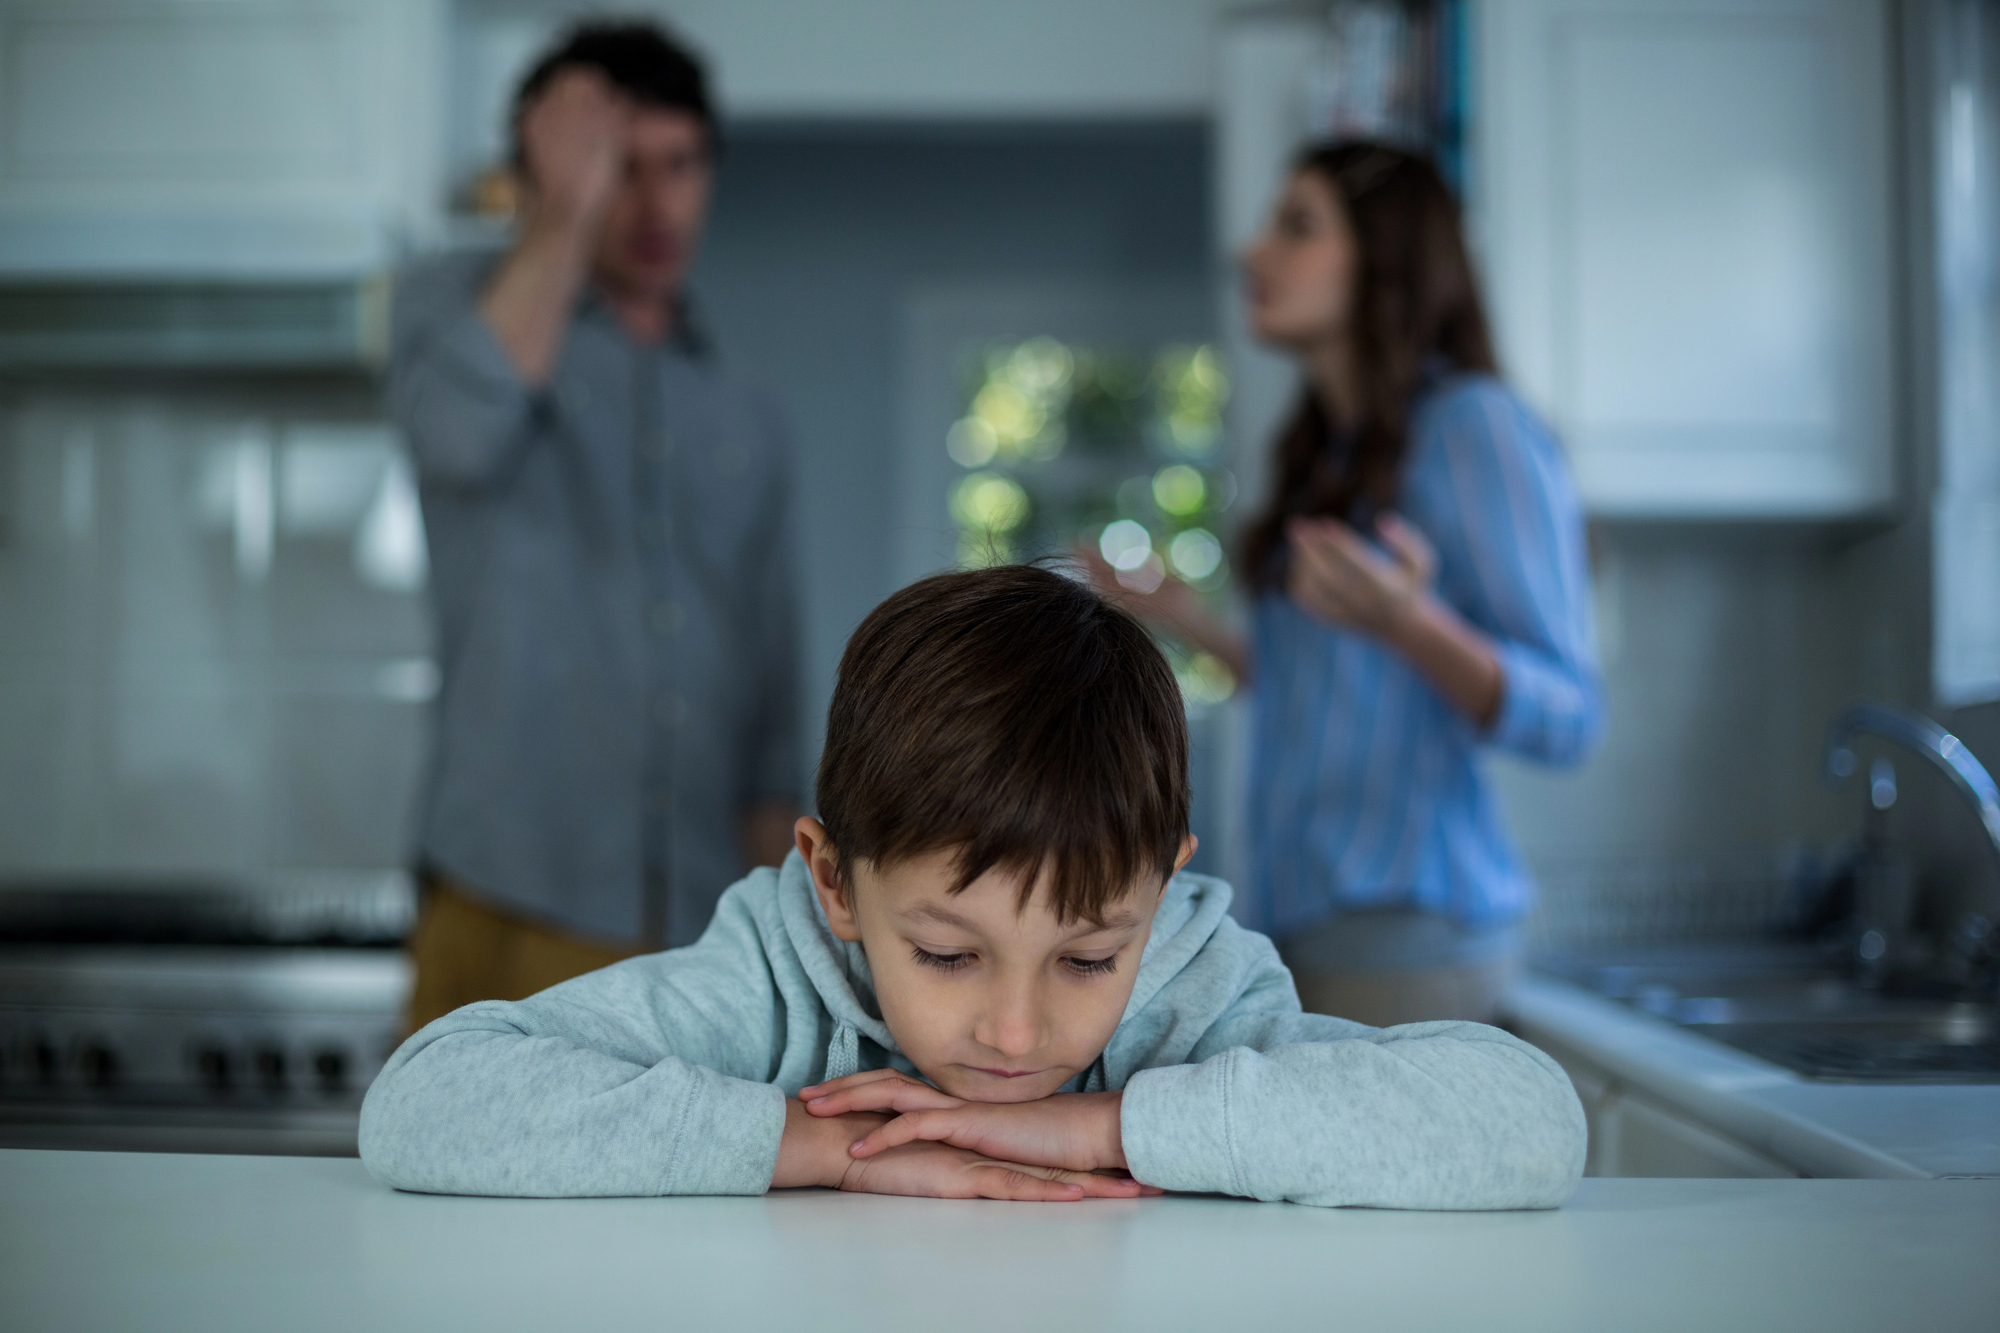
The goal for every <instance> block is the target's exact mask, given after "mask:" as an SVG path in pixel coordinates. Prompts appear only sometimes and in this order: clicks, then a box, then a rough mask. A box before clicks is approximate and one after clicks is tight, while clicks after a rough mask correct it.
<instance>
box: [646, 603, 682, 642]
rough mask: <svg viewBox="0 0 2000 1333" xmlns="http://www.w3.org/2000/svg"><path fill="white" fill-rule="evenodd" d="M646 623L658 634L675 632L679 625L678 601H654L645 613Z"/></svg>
mask: <svg viewBox="0 0 2000 1333" xmlns="http://www.w3.org/2000/svg"><path fill="white" fill-rule="evenodd" d="M646 623H647V624H648V625H650V626H652V628H653V633H655V634H658V635H662V636H665V635H668V634H675V633H678V632H679V631H680V627H681V607H680V603H679V602H654V603H653V607H652V609H651V610H650V611H648V612H647V613H646Z"/></svg>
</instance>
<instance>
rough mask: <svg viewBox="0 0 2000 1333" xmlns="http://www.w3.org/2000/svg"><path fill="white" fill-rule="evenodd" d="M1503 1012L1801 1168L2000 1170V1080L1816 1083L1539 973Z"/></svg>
mask: <svg viewBox="0 0 2000 1333" xmlns="http://www.w3.org/2000/svg"><path fill="white" fill-rule="evenodd" d="M1503 1010H1504V1015H1505V1020H1506V1022H1507V1024H1508V1026H1509V1027H1511V1028H1513V1029H1514V1030H1515V1031H1517V1032H1519V1033H1520V1034H1521V1035H1522V1036H1523V1037H1525V1038H1526V1039H1527V1040H1529V1041H1531V1042H1534V1043H1535V1044H1536V1045H1538V1046H1541V1047H1543V1048H1544V1049H1545V1050H1547V1051H1548V1052H1549V1053H1550V1054H1551V1055H1554V1056H1555V1057H1556V1058H1557V1059H1558V1060H1562V1061H1564V1063H1565V1064H1566V1065H1568V1066H1570V1067H1571V1068H1572V1073H1573V1074H1575V1073H1576V1066H1577V1065H1578V1064H1579V1063H1585V1064H1587V1065H1588V1066H1592V1067H1594V1071H1593V1072H1595V1073H1599V1074H1601V1075H1605V1076H1608V1077H1609V1078H1610V1079H1612V1080H1615V1081H1617V1082H1619V1083H1620V1084H1622V1085H1624V1086H1627V1087H1629V1088H1632V1089H1636V1090H1638V1091H1639V1092H1641V1093H1643V1094H1645V1095H1646V1096H1648V1097H1650V1098H1653V1099H1655V1100H1657V1101H1658V1102H1660V1103H1662V1104H1664V1105H1665V1106H1666V1107H1669V1108H1672V1109H1673V1110H1676V1111H1680V1112H1683V1113H1685V1114H1686V1115H1687V1116H1689V1117H1691V1118H1692V1119H1694V1120H1696V1121H1698V1122H1700V1123H1701V1124H1703V1125H1705V1126H1709V1127H1712V1128H1713V1129H1715V1130H1716V1131H1718V1132H1719V1133H1720V1134H1723V1135H1726V1136H1727V1137H1728V1138H1729V1139H1731V1140H1734V1141H1735V1142H1737V1143H1740V1144H1742V1145H1744V1146H1745V1147H1747V1148H1749V1149H1750V1150H1752V1151H1753V1152H1755V1153H1758V1154H1762V1155H1763V1156H1764V1157H1766V1158H1769V1159H1771V1160H1773V1161H1775V1162H1778V1163H1782V1164H1784V1165H1785V1166H1786V1167H1789V1168H1791V1169H1792V1170H1794V1171H1796V1172H1798V1173H1799V1174H1802V1175H1809V1176H1859V1177H1875V1178H1887V1179H1931V1178H1935V1177H1944V1176H2000V1084H1996V1083H1983V1084H1929V1085H1918V1084H1882V1083H1866V1084H1864V1083H1827V1082H1818V1081H1815V1080H1812V1079H1808V1078H1802V1077H1800V1076H1799V1075H1797V1074H1794V1073H1792V1072H1791V1071H1790V1070H1787V1069H1782V1068H1780V1067H1779V1066H1777V1065H1774V1064H1770V1063H1767V1062H1766V1061H1763V1060H1760V1059H1758V1058H1756V1057H1755V1056H1752V1055H1747V1054H1745V1053H1743V1052H1741V1051H1738V1050H1735V1049H1733V1048H1731V1047H1728V1046H1725V1045H1723V1044H1722V1043H1720V1042H1717V1041H1712V1040H1710V1039H1709V1038H1707V1037H1703V1036H1700V1035H1698V1034H1697V1033H1694V1032H1691V1031H1689V1030H1688V1029H1687V1028H1684V1027H1680V1026H1678V1025H1676V1024H1673V1023H1669V1022H1667V1021H1665V1020H1664V1019H1660V1018H1655V1017H1654V1016H1652V1015H1651V1014H1647V1013H1642V1012H1639V1011H1637V1010H1634V1009H1631V1008H1628V1007H1627V1006H1625V1005H1622V1004H1618V1003H1616V1002H1614V1001H1611V1000H1607V999H1604V998H1603V997H1601V996H1598V995H1594V994H1592V993H1590V992H1589V991H1586V990H1584V989H1583V988H1581V987H1579V986H1574V985H1571V984H1570V983H1568V982H1565V981H1559V980H1555V979H1553V978H1550V977H1547V976H1543V975H1539V974H1530V975H1529V976H1527V977H1526V978H1524V979H1522V980H1521V981H1519V982H1517V983H1516V984H1515V986H1514V987H1513V988H1512V989H1511V990H1510V992H1509V993H1508V996H1507V998H1506V1000H1505V1002H1504V1004H1503ZM1577 1057H1581V1062H1579V1061H1578V1059H1577ZM1582 1082H1583V1080H1581V1079H1580V1080H1579V1086H1580V1088H1581V1084H1582ZM1588 1100H1589V1095H1588V1091H1587V1090H1586V1101H1588Z"/></svg>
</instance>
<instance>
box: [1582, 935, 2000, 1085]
mask: <svg viewBox="0 0 2000 1333" xmlns="http://www.w3.org/2000/svg"><path fill="white" fill-rule="evenodd" d="M1546 970H1549V971H1553V972H1555V973H1556V974H1558V975H1560V976H1563V977H1565V978H1566V979H1567V980H1570V981H1574V982H1577V983H1579V984H1581V985H1583V986H1585V987H1587V988H1588V989H1590V990H1594V991H1596V992H1597V993H1599V994H1600V995H1604V996H1606V997H1607V998H1610V999H1613V1000H1617V1001H1620V1002H1621V1003H1624V1004H1628V1005H1630V1006H1632V1007H1633V1008H1635V1009H1640V1010H1643V1011H1645V1012H1647V1013H1650V1014H1654V1015H1656V1016H1658V1017H1660V1018H1663V1019H1666V1020H1668V1021H1669V1022H1672V1023H1676V1024H1679V1025H1680V1026H1682V1027H1685V1028H1687V1029H1688V1030H1689V1031H1692V1032H1698V1033H1700V1034H1702V1035H1703V1036H1705V1037H1710V1038H1712V1039H1714V1040H1716V1041H1719V1042H1722V1043H1724V1044H1725V1045H1728V1046H1733V1047H1735V1048H1736V1049H1738V1050H1741V1051H1745V1052H1747V1053H1749V1054H1751V1055H1755V1056H1757V1057H1759V1058H1760V1059H1764V1060H1769V1061H1771V1062H1772V1063H1774V1064H1778V1065H1782V1066H1784V1067H1785V1068H1787V1069H1790V1070H1793V1071H1794V1072H1796V1073H1800V1074H1804V1075H1805V1076H1807V1077H1808V1078H1815V1079H1826V1080H1834V1081H1840V1082H1867V1083H1878V1082H1893V1083H1988V1082H2000V1015H1996V1011H1995V1009H1994V1007H1993V1006H1992V1005H1991V1004H1974V1003H1966V1002H1962V1001H1960V1002H1954V1001H1950V1000H1942V999H1930V998H1909V997H1902V996H1897V995H1894V994H1883V993H1881V992H1878V991H1870V990H1864V989H1862V988H1861V987H1859V986H1856V985H1855V984H1853V982H1851V981H1849V980H1848V979H1847V978H1846V977H1845V976H1843V975H1841V974H1840V973H1839V972H1838V971H1835V970H1833V969H1832V968H1830V967H1828V966H1827V965H1826V964H1825V963H1824V962H1823V961H1822V960H1820V959H1819V958H1817V957H1815V956H1814V955H1811V954H1809V953H1804V952H1800V951H1792V950H1786V949H1783V948H1777V947H1771V948H1766V947H1762V946H1738V947H1728V948H1725V947H1721V946H1717V947H1715V948H1705V949H1676V950H1659V951H1653V952H1650V953H1648V954H1643V955H1634V956H1630V957H1624V958H1619V959H1596V960H1581V959H1578V960H1566V961H1564V962H1560V963H1556V964H1553V965H1547V966H1546Z"/></svg>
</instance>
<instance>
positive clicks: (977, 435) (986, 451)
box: [944, 417, 1000, 467]
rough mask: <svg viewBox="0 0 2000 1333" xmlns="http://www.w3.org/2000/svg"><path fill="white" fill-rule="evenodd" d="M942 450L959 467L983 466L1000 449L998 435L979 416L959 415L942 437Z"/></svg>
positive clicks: (991, 459) (990, 460)
mask: <svg viewBox="0 0 2000 1333" xmlns="http://www.w3.org/2000/svg"><path fill="white" fill-rule="evenodd" d="M944 451H945V452H946V453H948V454H950V455H951V461H952V462H954V463H956V464H958V465H959V466H960V467H985V466H986V465H987V464H988V463H990V462H992V461H993V455H994V454H996V453H998V452H999V451H1000V437H999V436H998V435H996V434H994V432H993V427H991V426H989V425H987V424H986V422H985V420H984V419H983V418H981V417H960V418H959V419H958V421H957V422H956V423H954V424H953V426H952V428H951V430H950V431H948V432H947V433H946V434H945V437H944Z"/></svg>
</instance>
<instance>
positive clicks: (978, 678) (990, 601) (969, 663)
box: [816, 565, 1188, 922]
mask: <svg viewBox="0 0 2000 1333" xmlns="http://www.w3.org/2000/svg"><path fill="white" fill-rule="evenodd" d="M1187 760H1188V746H1187V718H1186V715H1185V713H1184V712H1183V710H1182V704H1181V695H1180V689H1179V687H1178V686H1177V685H1176V684H1175V682H1174V675H1173V672H1172V670H1170V669H1169V668H1168V666H1167V663H1166V659H1165V658H1163V657H1162V656H1161V655H1160V650H1159V649H1158V648H1157V647H1156V646H1154V644H1153V641H1152V639H1151V638H1150V637H1149V636H1148V635H1147V633H1146V631H1145V630H1143V629H1141V628H1140V627H1139V624H1138V622H1136V621H1135V620H1133V619H1132V618H1131V617H1130V616H1129V615H1127V614H1125V613H1124V612H1123V611H1120V610H1119V609H1117V608H1116V607H1114V606H1112V605H1110V604H1109V603H1107V602H1106V601H1105V600H1104V599H1103V598H1101V597H1099V596H1098V595H1097V594H1096V593H1094V592H1092V591H1091V590H1090V589H1089V588H1087V587H1084V586H1083V585H1082V584H1079V583H1077V582H1076V581H1074V580H1072V579H1068V578H1065V577H1063V576H1062V575H1060V574H1057V573H1053V572H1051V571H1050V570H1047V569H1042V568H1038V567H1036V566H1033V565H1002V566H997V567H995V568H991V569H979V570H970V571H967V572H964V573H958V574H938V575H935V576H933V577H931V578H927V579H924V580H922V581H920V582H917V583H913V584H911V585H910V586H909V587H907V588H904V589H903V590H902V591H901V592H898V593H897V594H895V595H894V596H893V597H891V598H889V600H888V601H886V602H884V603H882V604H881V605H880V606H878V607H876V608H875V610H874V611H872V612H870V613H869V616H868V618H867V619H866V620H864V621H862V622H861V627H860V628H859V629H857V630H855V631H854V637H853V638H851V639H849V640H848V641H847V651H846V653H845V654H844V655H843V656H842V657H841V659H840V676H839V680H838V682H837V683H836V684H835V686H834V690H833V705H832V707H831V709H830V710H829V711H828V715H827V721H826V750H825V752H824V754H823V755H822V756H821V759H820V765H819V782H818V788H817V792H816V795H817V799H818V802H819V817H820V819H821V821H822V822H823V823H825V825H826V829H827V834H828V836H829V838H830V839H831V840H832V843H833V846H834V849H835V852H836V854H837V855H838V856H839V857H840V860H841V862H842V863H843V864H844V865H845V864H852V863H853V862H854V861H856V860H864V861H868V862H871V863H873V864H875V865H886V864H889V863H891V862H894V861H898V860H902V859H905V858H908V857H912V856H920V855H923V854H924V853H926V852H932V851H936V850H939V849H941V848H957V849H958V866H957V870H958V880H957V882H956V883H955V884H954V885H953V886H952V888H951V892H953V893H959V892H963V891H964V889H965V888H966V886H968V885H969V884H971V883H972V881H973V880H975V879H978V878H979V877H980V876H981V875H983V874H985V873H986V872H987V871H988V870H989V869H992V868H993V867H995V866H1000V867H1002V868H1005V869H1008V870H1011V871H1014V872H1016V873H1018V874H1020V876H1021V899H1020V904H1019V905H1020V907H1021V908H1022V909H1023V910H1025V909H1026V907H1027V904H1028V900H1029V898H1030V897H1031V896H1032V894H1033V892H1034V887H1035V884H1036V882H1037V880H1038V878H1039V877H1040V875H1041V872H1043V871H1044V870H1046V871H1047V872H1048V873H1049V880H1048V883H1049V895H1050V899H1051V904H1052V906H1053V907H1054V909H1055V912H1056V915H1057V917H1058V919H1060V920H1062V921H1065V922H1067V921H1070V920H1072V919H1075V918H1082V919H1084V920H1087V921H1093V922H1098V921H1102V919H1103V913H1104V910H1105V908H1106V907H1107V906H1109V905H1110V904H1111V903H1113V902H1116V901H1117V900H1118V899H1119V898H1121V897H1123V896H1124V895H1125V893H1126V892H1127V891H1128V890H1130V888H1131V887H1132V885H1133V882H1134V881H1135V880H1137V879H1139V878H1141V877H1142V876H1145V875H1148V874H1156V875H1158V876H1159V877H1160V879H1161V881H1163V882H1164V880H1165V879H1166V877H1167V876H1168V875H1170V874H1171V873H1172V872H1173V868H1174V861H1175V858H1176V857H1177V856H1178V855H1179V853H1180V845H1181V839H1182V838H1183V837H1185V836H1186V834H1187V829H1188V769H1187Z"/></svg>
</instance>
